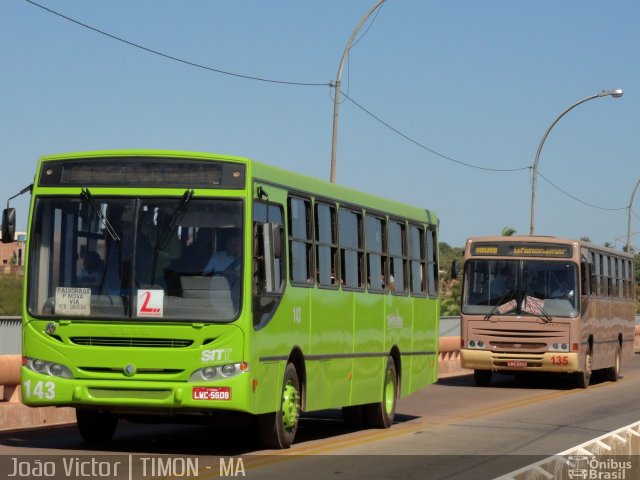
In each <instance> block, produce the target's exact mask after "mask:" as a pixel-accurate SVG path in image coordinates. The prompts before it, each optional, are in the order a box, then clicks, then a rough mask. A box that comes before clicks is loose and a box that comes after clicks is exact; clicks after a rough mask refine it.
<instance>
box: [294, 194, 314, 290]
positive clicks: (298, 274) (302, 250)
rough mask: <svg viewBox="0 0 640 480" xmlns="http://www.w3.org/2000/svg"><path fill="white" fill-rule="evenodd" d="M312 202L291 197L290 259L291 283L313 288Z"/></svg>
mask: <svg viewBox="0 0 640 480" xmlns="http://www.w3.org/2000/svg"><path fill="white" fill-rule="evenodd" d="M311 227H312V225H311V202H310V201H309V200H308V199H302V198H297V197H289V257H290V265H291V271H290V276H291V282H292V283H296V284H299V285H308V286H311V285H313V283H314V275H312V274H311V272H312V271H313V249H312V245H313V240H312V238H313V237H312V236H311Z"/></svg>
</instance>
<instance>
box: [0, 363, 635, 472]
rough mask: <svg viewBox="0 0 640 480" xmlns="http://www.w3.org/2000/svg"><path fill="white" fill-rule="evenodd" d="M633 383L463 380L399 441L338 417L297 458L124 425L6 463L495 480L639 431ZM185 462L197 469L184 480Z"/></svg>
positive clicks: (628, 372)
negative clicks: (634, 426) (66, 460)
mask: <svg viewBox="0 0 640 480" xmlns="http://www.w3.org/2000/svg"><path fill="white" fill-rule="evenodd" d="M622 374H623V378H621V379H620V381H618V382H617V383H610V382H604V381H598V379H597V378H595V379H594V382H595V383H594V384H592V385H591V386H590V387H589V388H588V389H586V390H581V389H575V388H573V387H572V386H571V385H570V382H568V381H567V380H568V379H567V378H565V377H563V376H548V375H547V376H541V377H533V378H531V379H528V380H526V381H516V380H515V379H514V378H513V377H510V376H497V377H495V376H494V379H495V380H494V382H493V384H492V386H490V387H486V388H480V387H476V386H474V384H473V379H472V377H471V376H462V377H452V378H449V379H444V380H440V381H439V382H438V383H437V384H435V385H431V386H429V387H427V388H425V389H423V390H421V391H420V392H418V393H416V394H415V395H413V396H411V397H409V398H406V399H402V400H401V401H400V403H399V405H398V413H397V415H396V422H395V424H394V425H393V426H392V428H391V429H389V430H357V431H354V430H349V429H348V428H347V427H346V426H345V425H344V423H343V422H342V419H341V414H340V412H339V411H323V412H316V413H314V414H307V415H305V417H304V418H303V419H302V420H301V424H300V429H299V431H298V437H297V440H296V443H295V444H294V446H293V447H292V448H291V449H289V450H286V451H263V450H260V447H259V444H258V442H257V440H256V438H255V434H254V433H253V430H252V429H251V428H246V429H220V428H214V427H213V426H202V425H165V424H162V425H139V424H129V423H126V422H121V424H120V426H119V427H118V431H117V432H116V435H115V437H114V439H113V441H112V442H111V443H110V444H109V445H108V447H106V448H102V449H100V450H94V449H91V448H90V447H88V446H87V445H85V444H84V443H83V442H82V441H81V439H80V436H79V434H78V433H77V432H76V429H75V427H73V426H69V427H55V428H45V429H37V430H30V431H22V432H9V433H2V434H0V454H2V455H3V457H0V462H2V461H3V466H4V469H5V471H6V469H7V468H10V467H11V465H10V461H11V459H12V458H21V459H25V462H27V463H28V462H32V461H33V458H36V457H33V456H37V458H44V459H47V458H49V459H52V458H58V460H59V458H62V457H73V456H76V457H77V458H81V459H83V458H84V459H86V458H94V457H96V458H111V457H101V456H103V455H111V456H115V457H113V458H119V459H121V460H123V463H126V462H127V461H129V463H131V462H133V463H135V465H134V466H133V468H131V470H127V471H126V472H125V471H123V472H122V476H121V477H118V478H175V477H177V475H176V474H180V473H182V474H183V475H184V476H189V474H191V475H190V476H192V477H197V478H218V477H220V476H222V477H225V478H226V477H229V478H231V477H233V473H234V472H235V473H236V474H237V475H236V476H243V475H242V473H244V478H255V479H272V478H273V479H275V478H278V479H281V478H283V477H287V478H301V479H307V478H308V479H316V478H317V479H326V478H335V479H337V480H346V479H352V478H354V479H363V478H366V479H367V480H370V479H371V480H373V479H390V478H394V479H395V478H400V479H403V480H405V479H414V478H415V479H432V478H433V479H467V478H469V479H482V478H494V477H495V476H497V475H500V474H505V473H508V472H509V471H512V470H515V469H517V468H520V467H523V466H525V465H528V464H530V463H533V462H535V461H537V460H540V459H541V458H543V457H547V456H549V455H553V454H555V453H558V452H560V451H563V450H566V449H568V448H570V447H572V446H575V445H578V444H581V443H584V442H586V441H588V440H591V439H593V438H596V437H599V436H600V435H602V434H604V433H607V432H610V431H613V430H616V429H618V428H620V427H623V426H625V425H628V424H631V423H634V422H636V421H638V420H640V399H639V398H638V393H639V392H640V354H636V355H635V357H634V358H633V360H632V362H631V363H630V364H628V365H625V366H624V367H623V369H622ZM130 454H133V456H132V457H129V455H130ZM28 455H31V456H32V457H24V456H28ZM48 456H51V457H48ZM152 456H161V457H162V458H164V459H169V460H167V462H169V463H167V462H165V463H161V464H159V468H157V469H156V468H155V466H156V465H155V464H154V463H153V462H151V460H149V461H147V460H145V461H144V464H143V463H142V462H141V458H151V457H152ZM171 459H173V460H171ZM176 459H179V460H176ZM184 459H188V460H190V461H192V463H191V464H188V465H187V466H195V468H194V469H193V470H185V463H184V462H185V460H184ZM238 459H240V460H238ZM43 461H44V460H43ZM52 461H53V460H52ZM171 462H173V463H171ZM167 465H168V466H167ZM129 467H131V465H129ZM25 468H28V465H27V466H25ZM163 468H164V469H163ZM59 470H60V469H59ZM25 471H26V470H25ZM0 473H2V469H0ZM111 473H113V472H111ZM120 473H121V472H118V474H120ZM153 473H155V474H158V473H162V475H155V476H154V475H152V474H153ZM167 474H168V475H167ZM639 475H640V473H639ZM0 476H1V475H0ZM56 478H81V477H80V476H78V477H73V476H71V477H69V476H68V475H66V476H65V475H63V476H60V477H56ZM627 478H629V476H627Z"/></svg>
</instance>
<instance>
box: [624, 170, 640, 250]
mask: <svg viewBox="0 0 640 480" xmlns="http://www.w3.org/2000/svg"><path fill="white" fill-rule="evenodd" d="M638 185H640V178H638V181H637V182H636V186H635V187H634V189H633V192H632V193H631V199H630V200H629V206H628V207H627V210H628V211H627V248H626V251H627V253H631V205H633V197H635V196H636V190H638Z"/></svg>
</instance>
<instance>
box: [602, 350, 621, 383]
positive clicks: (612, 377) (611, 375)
mask: <svg viewBox="0 0 640 480" xmlns="http://www.w3.org/2000/svg"><path fill="white" fill-rule="evenodd" d="M621 361H622V352H621V349H620V344H618V348H617V349H616V359H615V363H614V364H613V367H609V368H608V369H607V371H606V379H607V380H609V381H610V382H617V381H618V379H619V378H620V363H621Z"/></svg>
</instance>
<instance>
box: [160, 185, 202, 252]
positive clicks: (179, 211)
mask: <svg viewBox="0 0 640 480" xmlns="http://www.w3.org/2000/svg"><path fill="white" fill-rule="evenodd" d="M192 198H193V190H185V192H184V194H183V195H182V199H181V200H180V203H179V204H178V206H177V207H176V209H175V210H174V211H173V214H172V215H171V221H170V222H169V227H168V228H167V229H166V230H164V231H163V232H162V236H161V237H160V238H159V239H158V244H157V250H164V249H165V248H167V244H168V243H169V240H170V239H171V234H172V232H173V230H174V229H175V228H176V226H177V225H178V224H179V223H180V221H181V220H182V217H184V214H185V213H187V207H188V206H189V202H191V199H192Z"/></svg>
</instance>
